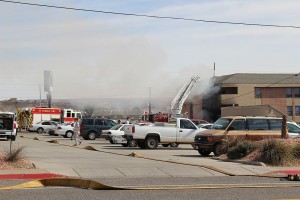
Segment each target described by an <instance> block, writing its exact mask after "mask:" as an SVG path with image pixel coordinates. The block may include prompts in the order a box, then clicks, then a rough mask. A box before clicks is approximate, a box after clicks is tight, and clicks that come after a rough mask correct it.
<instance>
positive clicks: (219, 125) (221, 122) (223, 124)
mask: <svg viewBox="0 0 300 200" xmlns="http://www.w3.org/2000/svg"><path fill="white" fill-rule="evenodd" d="M231 121H232V119H229V118H220V119H218V120H217V121H216V122H215V123H214V124H213V125H212V126H211V128H210V129H217V130H225V129H226V128H227V126H228V124H229V123H230V122H231Z"/></svg>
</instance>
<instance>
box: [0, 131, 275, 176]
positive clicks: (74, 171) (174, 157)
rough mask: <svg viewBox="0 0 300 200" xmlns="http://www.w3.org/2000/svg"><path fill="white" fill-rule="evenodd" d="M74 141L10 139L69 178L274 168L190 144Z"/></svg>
mask: <svg viewBox="0 0 300 200" xmlns="http://www.w3.org/2000/svg"><path fill="white" fill-rule="evenodd" d="M2 144H3V145H2ZM73 144H74V141H71V140H70V139H68V138H63V137H61V136H50V135H47V134H45V133H43V134H38V133H33V132H20V133H19V134H18V137H17V140H16V141H15V142H13V146H14V147H20V146H25V147H26V148H25V152H24V153H25V156H26V159H27V160H29V161H31V162H33V163H34V164H35V166H36V167H37V168H39V169H44V170H47V171H48V172H51V173H55V174H61V175H65V176H71V177H81V178H103V177H106V178H111V177H123V178H124V177H207V176H227V175H230V174H232V175H256V174H264V173H268V172H270V171H274V170H276V169H277V168H276V169H275V168H269V167H263V166H255V165H247V164H242V163H236V162H222V161H220V160H215V159H213V158H212V157H211V156H210V157H202V156H200V155H199V153H198V152H197V151H195V150H194V149H193V148H192V146H191V145H179V147H177V148H172V147H167V148H166V147H162V146H161V145H160V146H159V147H158V149H155V150H147V149H140V148H138V147H122V146H121V145H120V144H110V143H109V142H108V141H106V140H104V139H100V138H97V139H96V140H83V142H82V144H81V145H80V146H77V147H73ZM8 145H9V141H1V146H8Z"/></svg>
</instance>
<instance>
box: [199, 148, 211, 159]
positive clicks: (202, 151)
mask: <svg viewBox="0 0 300 200" xmlns="http://www.w3.org/2000/svg"><path fill="white" fill-rule="evenodd" d="M198 152H199V153H200V155H201V156H203V157H207V156H208V155H209V154H210V153H211V151H210V150H208V149H198Z"/></svg>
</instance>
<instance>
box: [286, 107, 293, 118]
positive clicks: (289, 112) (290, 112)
mask: <svg viewBox="0 0 300 200" xmlns="http://www.w3.org/2000/svg"><path fill="white" fill-rule="evenodd" d="M287 116H293V106H288V107H287Z"/></svg>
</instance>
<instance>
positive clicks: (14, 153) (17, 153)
mask: <svg viewBox="0 0 300 200" xmlns="http://www.w3.org/2000/svg"><path fill="white" fill-rule="evenodd" d="M24 148H25V147H23V146H22V147H19V148H16V149H11V151H10V150H9V149H5V153H4V154H5V161H8V162H16V161H18V160H21V159H24V156H23V150H24Z"/></svg>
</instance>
